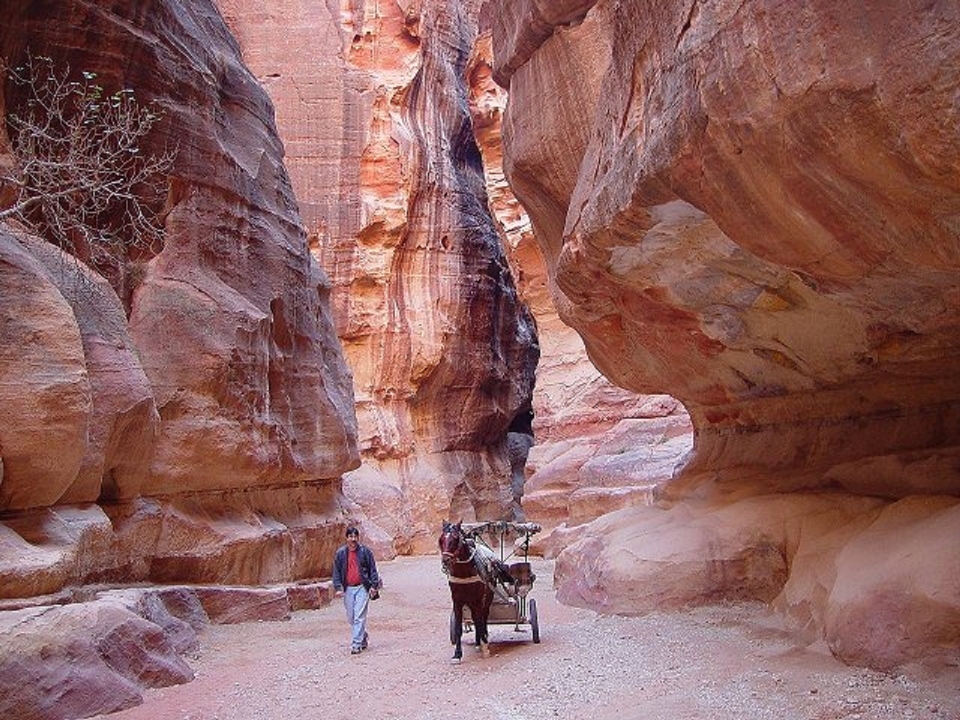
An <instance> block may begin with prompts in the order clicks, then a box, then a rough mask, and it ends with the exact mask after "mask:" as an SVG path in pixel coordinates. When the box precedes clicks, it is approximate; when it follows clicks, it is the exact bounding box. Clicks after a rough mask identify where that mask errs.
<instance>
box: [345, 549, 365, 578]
mask: <svg viewBox="0 0 960 720" xmlns="http://www.w3.org/2000/svg"><path fill="white" fill-rule="evenodd" d="M346 581H347V585H362V584H363V576H361V575H360V561H359V560H358V559H357V551H356V550H349V549H348V550H347V577H346Z"/></svg>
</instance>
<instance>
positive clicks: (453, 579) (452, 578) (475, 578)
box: [440, 537, 483, 585]
mask: <svg viewBox="0 0 960 720" xmlns="http://www.w3.org/2000/svg"><path fill="white" fill-rule="evenodd" d="M460 539H461V543H462V545H463V546H466V547H468V548H469V549H470V554H469V555H467V557H466V558H465V559H461V558H459V557H457V555H455V554H454V553H452V552H449V551H443V552H441V553H440V557H441V558H442V559H444V560H448V561H449V562H452V563H454V564H456V565H466V564H468V563H470V564H473V558H474V556H475V555H476V554H477V548H476V547H474V546H472V545H470V544H468V543H467V542H465V541H464V540H463V538H462V537H461V538H460ZM443 570H444V572H445V573H446V575H447V581H448V582H449V583H450V584H452V585H469V584H470V583H476V582H483V580H482V579H481V578H480V576H479V575H477V574H473V575H470V576H469V577H457V576H456V575H451V574H450V572H449V570H448V569H447V567H446V565H444V566H443Z"/></svg>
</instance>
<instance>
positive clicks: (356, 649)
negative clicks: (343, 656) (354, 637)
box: [350, 647, 360, 655]
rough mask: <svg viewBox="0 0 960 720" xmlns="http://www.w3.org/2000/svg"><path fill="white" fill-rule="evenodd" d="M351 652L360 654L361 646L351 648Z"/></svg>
mask: <svg viewBox="0 0 960 720" xmlns="http://www.w3.org/2000/svg"><path fill="white" fill-rule="evenodd" d="M350 654H351V655H359V654H360V648H358V647H355V648H350Z"/></svg>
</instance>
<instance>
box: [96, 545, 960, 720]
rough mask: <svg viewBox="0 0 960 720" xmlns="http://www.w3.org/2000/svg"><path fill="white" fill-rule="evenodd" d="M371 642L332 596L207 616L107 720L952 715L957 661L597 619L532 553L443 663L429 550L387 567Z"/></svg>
mask: <svg viewBox="0 0 960 720" xmlns="http://www.w3.org/2000/svg"><path fill="white" fill-rule="evenodd" d="M380 565H381V567H380V569H381V575H383V577H384V580H385V583H386V587H385V589H384V593H383V595H382V599H380V600H378V601H376V602H375V603H374V604H373V605H372V606H371V608H372V609H371V614H370V619H369V631H370V636H371V644H370V648H369V649H368V650H366V651H365V652H363V653H362V654H360V655H357V656H352V655H350V652H349V634H348V629H347V626H346V621H345V619H344V617H343V609H342V606H341V605H340V603H339V601H336V602H335V603H334V604H333V605H331V606H329V607H327V608H324V609H322V610H318V611H308V612H298V613H296V614H295V615H294V616H293V618H292V619H291V620H290V621H288V622H262V623H250V624H245V625H229V626H214V627H211V628H209V630H207V631H205V632H204V633H203V634H202V636H201V648H200V650H199V652H198V654H197V655H196V656H195V657H192V658H189V661H190V663H191V665H192V667H193V668H194V669H195V671H196V674H197V677H196V679H195V680H194V681H193V682H191V683H188V684H187V685H182V686H178V687H171V688H162V689H158V690H151V691H149V692H148V694H147V696H146V698H145V702H144V704H143V705H141V706H139V707H136V708H132V709H130V710H125V711H123V712H120V713H115V714H113V715H108V716H102V717H103V718H109V719H110V720H141V719H142V720H155V719H156V718H163V719H168V718H181V719H182V720H187V719H191V720H252V719H253V718H256V719H257V720H287V719H290V720H293V719H294V718H296V719H298V720H299V719H300V718H334V719H339V718H365V717H367V718H369V717H375V718H398V719H400V718H402V719H403V720H441V719H443V720H448V719H449V718H457V720H474V719H476V720H480V719H483V720H540V719H541V718H564V719H574V720H579V719H581V718H582V719H584V720H586V719H587V718H589V719H590V720H608V719H609V720H612V719H613V718H617V719H619V720H630V719H634V718H636V719H641V718H642V719H643V720H660V719H663V720H666V719H667V718H669V719H671V720H675V719H687V720H694V719H696V720H701V719H702V720H754V719H756V720H765V719H766V718H770V719H774V718H775V719H777V720H841V719H844V720H847V719H849V720H856V719H860V720H881V719H882V720H893V719H897V720H899V719H901V718H915V719H917V720H960V669H957V668H954V669H952V671H951V672H950V673H947V674H942V675H940V676H938V677H935V678H934V677H926V678H922V677H921V676H919V675H897V676H888V675H883V674H880V673H875V672H871V671H868V670H861V669H854V668H849V667H846V666H844V665H842V664H841V663H839V662H837V661H835V660H834V659H833V658H832V657H831V656H830V655H829V654H828V653H826V652H823V651H818V650H817V649H815V648H803V647H798V646H796V645H794V644H793V643H792V642H791V640H790V638H789V637H788V636H787V635H786V634H785V633H783V632H781V631H780V630H779V628H778V626H777V622H776V619H775V618H773V617H771V616H770V615H769V614H768V613H767V612H766V610H765V609H764V608H763V607H762V606H760V605H738V606H735V607H729V606H728V607H719V608H704V609H698V610H694V611H689V612H683V613H658V614H653V615H648V616H644V617H636V618H622V617H603V616H599V615H596V614H595V613H592V612H589V611H586V610H580V609H577V608H570V607H566V606H563V605H560V604H559V603H557V602H556V600H555V599H554V597H553V591H552V586H551V584H552V572H553V564H552V563H551V562H548V561H542V560H535V561H534V571H535V572H536V574H537V577H538V580H537V581H536V583H535V585H534V588H533V590H532V592H531V593H530V596H529V597H531V598H535V599H536V601H537V606H538V615H539V626H540V635H541V642H540V643H539V644H534V643H533V642H532V640H531V637H530V635H531V633H530V627H529V626H521V632H519V633H518V632H516V631H515V629H514V627H513V626H512V625H509V626H508V625H495V626H492V627H491V629H490V639H491V646H490V648H491V657H489V658H483V657H481V656H480V654H479V653H478V652H476V649H475V648H474V647H473V645H472V643H469V644H467V645H466V646H465V648H464V659H463V662H462V663H461V664H460V665H452V664H451V663H450V657H451V655H452V647H451V646H450V643H449V637H448V636H449V629H448V628H449V617H450V595H449V591H448V589H447V587H446V582H445V578H444V576H443V575H442V574H441V572H440V562H439V559H438V558H436V557H420V558H401V559H398V560H394V561H391V562H385V563H381V564H380Z"/></svg>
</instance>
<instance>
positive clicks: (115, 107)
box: [0, 54, 175, 294]
mask: <svg viewBox="0 0 960 720" xmlns="http://www.w3.org/2000/svg"><path fill="white" fill-rule="evenodd" d="M0 69H2V70H5V71H6V75H7V76H8V77H9V79H10V81H11V82H12V83H13V84H14V85H15V86H16V87H17V88H18V89H19V91H20V92H18V93H16V94H17V95H18V96H20V97H21V99H19V100H18V101H17V102H16V103H15V105H14V106H13V107H11V108H10V109H9V112H8V113H7V116H6V122H7V130H8V133H9V137H10V149H11V151H12V156H13V158H12V159H13V162H12V165H11V166H10V167H9V168H7V169H5V170H0V183H2V184H3V185H5V186H7V187H8V188H9V189H10V190H8V191H7V194H8V195H11V196H13V197H14V200H13V202H12V204H11V205H9V206H8V207H6V208H5V209H2V210H0V220H3V219H5V218H16V219H18V220H19V221H20V222H22V223H23V224H25V225H26V226H27V227H28V228H29V229H30V230H31V231H33V232H35V233H36V234H37V235H39V236H41V237H43V238H45V239H46V240H48V241H50V242H52V243H54V244H55V245H58V246H59V247H60V248H62V249H63V250H65V251H67V252H69V253H70V254H72V255H73V256H75V257H76V258H78V259H80V260H82V261H84V262H85V263H87V264H89V265H90V266H91V267H93V268H94V269H96V270H97V271H99V272H100V273H101V274H103V275H104V276H105V277H107V278H108V279H110V280H111V281H112V282H113V283H114V286H115V287H117V285H118V284H120V285H123V284H124V282H125V275H126V269H127V261H128V260H129V258H130V256H131V252H132V253H133V254H138V253H140V254H154V253H156V252H157V251H158V250H159V247H160V245H161V244H162V240H163V233H162V224H161V222H160V219H159V217H158V213H159V212H160V210H161V208H162V207H163V202H164V198H165V195H166V177H165V173H166V171H167V170H169V169H170V167H171V165H172V164H173V159H174V155H175V151H171V150H167V151H165V152H163V153H162V154H149V153H144V152H142V148H141V141H142V140H143V139H144V137H145V136H146V135H147V134H148V133H149V132H150V131H151V129H152V128H153V127H154V125H155V124H156V123H157V121H158V120H160V118H161V115H160V114H159V113H158V112H156V111H154V110H153V109H152V107H149V106H145V105H141V104H140V103H138V102H137V99H136V97H135V96H134V93H133V91H132V90H120V91H117V92H114V93H113V94H110V95H107V94H106V93H105V91H104V89H103V87H102V86H101V85H99V84H97V82H96V75H95V74H94V73H89V72H85V73H82V75H81V76H80V78H79V79H75V80H72V79H71V78H70V69H69V68H65V69H64V70H63V71H61V72H58V71H57V70H56V68H55V67H54V63H53V61H52V60H51V59H50V58H47V57H35V56H33V55H32V54H28V55H27V58H26V61H25V62H24V63H23V64H22V65H19V66H16V67H10V66H9V65H7V64H6V63H3V62H2V61H0ZM117 289H118V291H120V288H117ZM121 294H125V293H121Z"/></svg>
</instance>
